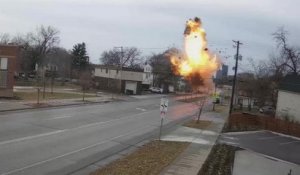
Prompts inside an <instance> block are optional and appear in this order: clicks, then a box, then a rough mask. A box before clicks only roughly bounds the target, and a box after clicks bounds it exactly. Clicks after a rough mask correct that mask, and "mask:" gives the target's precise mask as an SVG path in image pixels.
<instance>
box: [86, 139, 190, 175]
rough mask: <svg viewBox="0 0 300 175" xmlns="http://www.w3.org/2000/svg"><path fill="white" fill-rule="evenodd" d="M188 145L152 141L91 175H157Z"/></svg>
mask: <svg viewBox="0 0 300 175" xmlns="http://www.w3.org/2000/svg"><path fill="white" fill-rule="evenodd" d="M188 145H189V143H187V142H171V141H152V142H150V143H147V144H146V145H144V146H142V147H141V148H139V149H138V150H136V151H135V152H133V153H132V154H129V155H128V156H126V157H124V158H121V159H118V160H116V161H114V162H112V163H110V164H108V165H107V166H106V167H104V168H102V169H99V170H97V171H95V172H93V173H91V175H107V174H109V175H145V174H147V175H157V174H159V173H160V172H161V171H162V170H163V168H164V167H166V166H168V165H169V164H170V163H171V162H172V161H174V160H175V158H176V157H177V156H179V154H180V153H181V152H182V151H183V150H185V149H186V147H187V146H188Z"/></svg>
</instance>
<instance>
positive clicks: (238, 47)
mask: <svg viewBox="0 0 300 175" xmlns="http://www.w3.org/2000/svg"><path fill="white" fill-rule="evenodd" d="M233 42H235V43H236V44H237V46H236V56H235V69H234V77H233V84H232V92H231V101H230V108H229V114H231V113H232V107H233V99H234V93H235V84H236V74H237V70H238V60H239V49H240V44H242V43H240V41H233Z"/></svg>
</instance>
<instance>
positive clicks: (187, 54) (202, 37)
mask: <svg viewBox="0 0 300 175" xmlns="http://www.w3.org/2000/svg"><path fill="white" fill-rule="evenodd" d="M171 63H172V64H173V65H174V68H175V72H176V73H177V74H179V75H181V76H183V77H185V78H186V79H188V80H191V79H195V76H196V77H198V79H201V82H202V85H203V84H207V83H205V82H211V78H212V76H213V74H214V73H215V72H216V71H217V70H218V68H219V66H220V63H219V60H218V59H217V57H216V55H213V54H212V53H210V52H209V50H208V48H207V40H206V33H205V30H204V29H203V28H202V23H201V20H200V19H199V18H197V17H196V18H195V19H194V20H191V19H190V20H188V21H187V22H186V28H185V31H184V53H183V55H182V56H181V58H180V57H178V56H176V55H173V56H171ZM191 83H192V85H197V84H194V83H193V82H191ZM198 85H199V84H198Z"/></svg>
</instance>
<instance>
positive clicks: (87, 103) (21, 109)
mask: <svg viewBox="0 0 300 175" xmlns="http://www.w3.org/2000/svg"><path fill="white" fill-rule="evenodd" d="M113 101H118V100H113ZM113 101H109V100H104V101H99V102H92V101H86V102H83V103H77V104H76V103H74V104H61V105H50V106H40V107H28V108H18V109H5V110H0V114H1V113H5V112H14V111H26V110H38V109H51V108H59V107H66V106H80V105H89V104H101V103H110V102H113Z"/></svg>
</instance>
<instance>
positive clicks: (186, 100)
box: [178, 96, 205, 103]
mask: <svg viewBox="0 0 300 175" xmlns="http://www.w3.org/2000/svg"><path fill="white" fill-rule="evenodd" d="M204 98H205V97H196V96H195V97H193V98H191V96H189V97H187V98H184V99H180V100H178V101H181V102H186V103H192V102H199V101H200V100H203V99H204Z"/></svg>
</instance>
